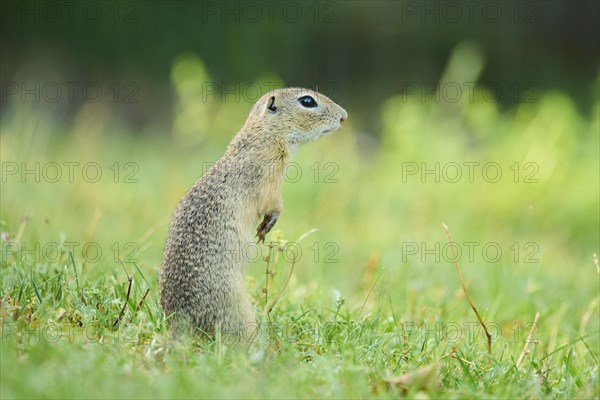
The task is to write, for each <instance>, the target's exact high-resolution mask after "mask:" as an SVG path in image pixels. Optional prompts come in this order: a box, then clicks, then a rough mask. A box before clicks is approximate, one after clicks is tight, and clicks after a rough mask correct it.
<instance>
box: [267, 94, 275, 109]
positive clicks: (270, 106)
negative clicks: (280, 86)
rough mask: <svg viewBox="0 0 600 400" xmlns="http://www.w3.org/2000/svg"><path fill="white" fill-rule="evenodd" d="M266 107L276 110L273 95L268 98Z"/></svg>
mask: <svg viewBox="0 0 600 400" xmlns="http://www.w3.org/2000/svg"><path fill="white" fill-rule="evenodd" d="M267 108H268V109H269V111H271V112H275V111H277V107H276V106H275V96H271V98H270V99H269V102H268V103H267Z"/></svg>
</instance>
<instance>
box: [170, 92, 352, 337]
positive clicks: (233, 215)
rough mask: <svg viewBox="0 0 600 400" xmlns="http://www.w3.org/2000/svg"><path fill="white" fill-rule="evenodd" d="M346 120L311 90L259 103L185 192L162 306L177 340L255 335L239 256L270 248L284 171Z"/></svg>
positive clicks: (173, 231) (264, 98) (174, 227)
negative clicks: (193, 335)
mask: <svg viewBox="0 0 600 400" xmlns="http://www.w3.org/2000/svg"><path fill="white" fill-rule="evenodd" d="M347 117H348V114H347V113H346V110H344V109H343V108H342V107H340V106H339V105H337V104H336V103H334V102H333V101H332V100H330V99H329V98H327V97H325V96H324V95H322V94H320V93H316V92H314V91H312V90H308V89H300V88H286V89H278V90H274V91H271V92H269V93H267V94H265V95H264V96H262V97H261V98H260V99H259V100H258V101H257V102H256V104H255V105H254V107H253V108H252V110H251V111H250V115H249V116H248V119H247V120H246V122H245V123H244V125H243V126H242V129H241V130H240V131H239V132H238V134H237V135H236V136H235V137H234V138H233V140H232V141H231V143H230V144H229V146H228V147H227V150H226V151H225V154H224V155H223V156H222V157H221V159H220V160H219V161H217V162H216V163H215V164H214V165H213V166H212V168H211V169H210V170H209V171H208V172H207V173H206V174H205V175H204V176H202V178H201V179H200V180H199V181H197V182H196V183H195V184H194V185H193V186H192V188H191V189H190V190H189V191H188V192H187V194H186V195H185V196H184V197H183V199H182V200H181V201H180V202H179V204H178V205H177V209H176V210H175V213H174V215H173V218H172V220H171V224H170V227H169V232H168V235H167V240H166V243H165V251H164V257H163V266H162V270H161V272H160V302H161V305H162V307H163V309H164V312H165V313H166V315H167V317H168V326H169V329H170V330H171V331H172V332H173V333H175V334H179V333H181V332H182V331H185V330H188V329H190V328H195V329H198V330H200V331H202V332H204V333H206V334H208V335H213V334H214V333H215V331H216V330H217V329H220V331H221V332H222V333H226V334H234V335H238V336H239V335H240V334H243V332H244V331H246V332H247V331H248V330H249V329H255V328H256V321H255V316H254V311H253V308H252V304H251V302H250V297H249V296H248V293H247V292H246V288H245V286H244V267H245V264H246V262H245V261H244V259H243V257H240V249H242V248H243V246H244V245H246V244H249V243H253V241H256V237H258V241H259V242H260V241H264V239H265V235H266V234H267V233H268V232H269V231H270V230H271V228H273V225H275V222H276V221H277V218H278V217H279V213H280V212H281V208H282V201H281V184H282V180H283V173H284V168H285V166H286V163H288V162H289V160H290V157H291V156H292V155H293V154H294V153H295V151H296V150H297V148H298V147H299V145H301V144H303V143H307V142H310V141H313V140H316V139H318V138H320V137H322V136H325V135H327V134H329V133H331V132H332V131H334V130H336V129H338V128H339V127H340V126H341V123H342V122H343V121H344V120H345V119H346V118H347ZM261 216H262V217H263V220H262V222H261V223H260V224H258V222H259V221H260V217H261ZM257 225H258V227H257ZM253 238H254V239H253Z"/></svg>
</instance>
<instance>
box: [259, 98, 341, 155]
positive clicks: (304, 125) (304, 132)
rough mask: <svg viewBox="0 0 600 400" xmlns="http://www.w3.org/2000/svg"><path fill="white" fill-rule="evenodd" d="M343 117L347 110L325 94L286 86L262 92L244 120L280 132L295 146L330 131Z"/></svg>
mask: <svg viewBox="0 0 600 400" xmlns="http://www.w3.org/2000/svg"><path fill="white" fill-rule="evenodd" d="M346 118H348V113H347V112H346V110H344V109H343V108H342V107H340V106H338V105H337V104H336V103H334V102H333V101H332V100H331V99H329V98H328V97H326V96H324V95H322V94H320V93H317V92H315V91H313V90H310V89H301V88H286V89H276V90H273V91H271V92H269V93H267V94H265V95H264V96H262V97H261V98H260V99H259V100H258V101H257V102H256V104H255V105H254V107H253V108H252V111H251V112H250V115H249V116H248V121H247V123H251V124H252V125H254V126H256V125H259V126H260V127H261V128H262V129H261V130H263V132H265V131H266V132H269V133H271V134H281V135H283V136H284V139H285V141H286V143H287V144H288V145H289V146H291V147H296V146H297V145H299V144H303V143H307V142H310V141H313V140H316V139H318V138H320V137H322V136H325V135H327V134H329V133H331V132H333V131H334V130H336V129H338V128H339V127H340V126H341V124H342V122H343V121H345V120H346Z"/></svg>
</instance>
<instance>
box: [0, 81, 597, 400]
mask: <svg viewBox="0 0 600 400" xmlns="http://www.w3.org/2000/svg"><path fill="white" fill-rule="evenodd" d="M86 107H87V108H84V109H83V110H82V112H81V113H80V115H79V116H78V117H77V118H76V119H75V120H74V121H71V122H69V123H68V124H66V123H61V122H60V121H57V120H56V119H55V118H54V117H53V116H52V115H50V114H48V113H44V111H43V110H39V109H28V108H27V107H25V106H21V107H18V108H14V110H12V111H11V113H10V114H8V115H7V114H4V115H3V118H2V136H1V140H2V143H1V144H2V148H1V156H2V191H1V203H2V207H1V213H0V220H1V231H2V260H1V264H0V279H1V282H0V289H1V309H0V318H1V319H2V331H1V333H2V341H1V344H0V345H1V369H2V370H1V384H0V387H1V389H0V395H1V397H2V398H3V399H8V398H32V397H45V398H163V397H171V398H184V397H211V398H216V397H219V398H220V397H237V398H253V397H269V398H282V397H283V398H292V397H294V398H296V397H310V398H313V397H318V398H323V397H343V398H350V397H353V398H377V397H397V396H398V394H407V395H408V396H411V397H420V398H456V397H477V398H534V397H535V398H539V397H544V398H594V397H595V398H597V397H598V396H599V395H600V384H599V370H598V357H599V352H600V345H599V329H600V326H599V325H600V324H599V320H598V319H599V318H598V313H599V301H600V299H599V294H598V290H599V281H598V279H599V270H598V268H599V267H598V263H597V261H596V264H595V263H594V260H593V254H594V253H596V254H598V252H599V250H600V249H599V247H598V244H599V232H598V224H599V216H598V178H599V177H598V170H599V165H598V146H599V143H598V140H599V138H598V129H599V122H598V121H599V120H598V118H599V116H598V104H596V107H595V108H594V111H593V112H592V113H591V115H587V116H583V115H581V114H580V113H579V112H577V111H576V110H575V109H574V107H573V105H572V103H571V101H570V100H569V99H568V98H565V97H564V96H563V95H561V94H560V93H546V94H543V95H540V96H539V98H537V101H536V102H534V103H530V104H523V105H521V106H519V107H517V108H515V109H513V110H509V111H507V112H500V111H499V110H498V109H497V107H496V105H495V104H493V103H490V102H486V101H484V100H482V99H480V98H476V99H475V100H474V101H470V102H465V103H463V104H451V105H448V104H440V103H435V102H421V101H420V99H419V98H417V97H414V98H413V97H409V98H402V97H398V98H394V99H390V100H389V101H388V102H387V103H386V106H385V107H384V108H383V109H382V112H381V120H382V126H383V129H382V132H381V133H380V145H379V147H376V146H374V145H373V144H372V143H371V142H370V141H369V140H368V139H367V138H366V137H364V136H362V135H360V134H359V132H357V131H356V130H355V129H353V127H352V118H351V116H352V110H349V113H350V119H349V121H348V122H349V125H347V126H346V127H345V128H344V129H343V130H342V131H339V132H337V133H336V134H335V135H334V136H332V137H330V138H327V139H324V140H322V141H320V142H317V143H313V144H310V145H307V146H305V148H303V149H302V150H301V151H300V154H299V155H298V157H297V158H296V160H295V162H296V163H297V164H294V168H295V169H293V170H289V175H288V176H287V182H286V184H285V188H284V195H283V197H284V203H285V209H284V212H283V214H282V217H281V219H280V221H279V222H278V224H277V226H276V228H278V231H277V232H274V233H273V234H272V235H271V239H272V240H274V241H277V242H278V243H280V244H283V243H286V241H287V247H285V248H284V250H283V251H278V250H273V257H272V258H271V262H270V263H269V264H268V265H267V263H266V262H265V261H264V260H262V259H261V257H254V256H252V257H253V258H256V262H254V263H251V265H250V266H249V268H248V274H247V276H248V279H247V286H248V290H249V291H250V293H251V294H252V296H253V299H254V303H255V306H256V309H257V314H258V315H259V317H260V321H259V322H260V324H261V325H260V329H259V331H258V336H257V337H256V338H255V340H254V342H252V343H250V342H244V343H243V344H241V345H232V344H230V343H228V342H227V341H226V340H221V339H220V338H217V339H216V340H215V341H211V342H207V341H202V340H198V339H194V340H189V341H185V342H175V341H173V340H172V339H171V338H169V335H168V334H167V331H166V329H165V321H164V316H163V314H162V311H161V309H160V308H159V305H158V297H157V296H158V293H157V275H158V270H159V266H160V260H161V254H162V245H163V242H164V238H165V235H166V227H167V225H166V224H167V223H168V219H169V216H170V214H171V212H172V210H173V208H174V207H175V204H176V202H177V200H178V199H179V198H180V197H181V196H182V195H183V193H184V192H185V190H186V189H187V188H188V187H189V186H190V185H191V184H192V183H193V182H194V180H195V179H197V177H198V176H199V175H201V173H202V168H203V163H210V162H212V161H215V160H216V159H217V158H218V157H219V155H220V154H221V152H222V151H223V148H224V145H225V144H226V143H227V141H228V139H229V138H230V137H231V135H232V132H231V131H230V130H229V127H228V126H227V127H223V126H211V127H209V128H210V129H209V130H207V132H205V133H203V135H199V136H198V137H201V138H202V139H201V140H196V141H191V142H186V141H182V140H181V139H177V138H176V137H172V136H154V135H150V134H149V135H146V136H144V137H141V136H134V135H132V134H131V132H130V129H128V128H126V127H123V126H120V125H118V124H116V123H115V122H114V121H112V119H111V118H110V117H107V115H110V113H108V114H107V113H106V112H104V113H103V112H102V109H95V108H94V107H100V105H94V104H90V105H88V106H86ZM249 107H250V105H248V107H247V108H248V109H249ZM242 108H244V107H241V106H240V109H242ZM244 112H247V110H246V111H244ZM232 118H233V120H232V119H231V118H228V121H230V122H229V123H230V124H233V122H231V121H234V122H235V125H237V126H241V123H242V122H243V120H244V118H245V116H244V115H243V114H241V113H240V114H239V115H235V116H234V117H232ZM225 128H227V129H225ZM36 163H38V164H36ZM26 170H29V171H30V172H27V171H26ZM24 171H25V173H24ZM36 171H37V172H36ZM59 172H60V177H59V176H58V173H59ZM99 172H100V173H101V175H100V176H98V173H99ZM442 223H446V224H447V225H448V226H449V228H450V231H451V234H452V236H453V240H454V241H455V249H456V250H458V251H459V252H460V253H459V263H460V266H461V269H462V274H463V277H464V279H465V283H466V285H467V287H468V288H469V293H470V296H471V298H472V299H473V301H474V303H475V305H476V306H477V308H478V310H479V312H480V313H481V315H482V318H483V319H484V320H485V322H486V324H487V326H488V329H489V330H490V333H491V334H492V348H491V350H492V351H491V354H488V352H487V348H486V340H485V335H484V333H483V331H482V329H481V327H480V326H479V325H478V323H477V319H476V317H475V315H474V314H473V312H472V310H471V309H470V307H469V305H468V303H467V301H466V299H465V296H464V293H463V291H462V290H461V288H460V284H459V281H458V279H457V275H456V272H455V270H454V267H453V264H452V257H451V253H450V248H449V246H448V245H447V239H446V236H445V233H444V230H443V228H442ZM313 228H316V229H318V230H317V231H315V232H312V233H311V234H310V235H308V236H306V237H304V238H303V239H302V240H301V241H298V239H299V238H300V237H301V236H302V235H303V234H305V233H307V232H310V231H311V230H312V229H313ZM276 248H279V244H278V245H277V247H276ZM261 251H262V252H264V253H262V255H266V254H267V253H268V251H269V248H268V247H262V248H261ZM292 251H293V252H295V253H294V254H296V257H297V261H296V262H295V263H294V265H293V268H294V269H293V273H292V274H291V279H290V282H289V284H288V286H287V287H286V288H285V290H284V291H283V293H282V296H281V298H280V299H279V301H278V302H277V303H276V305H275V307H274V309H273V311H272V312H271V313H269V314H268V315H265V313H264V308H265V305H266V304H267V302H270V301H273V299H275V298H276V296H277V293H278V292H279V291H280V290H281V289H282V288H283V286H284V283H285V281H286V280H287V279H288V276H289V274H290V270H291V268H292V263H291V262H290V260H291V259H292V256H290V254H292V253H291V252H292ZM267 269H268V270H269V271H270V273H269V274H266V273H265V271H266V270H267ZM267 276H268V279H267ZM128 278H130V279H131V288H130V289H129V281H128ZM265 289H266V290H265ZM265 292H266V293H265ZM144 296H145V297H144ZM537 313H539V319H538V321H537V324H535V325H533V322H534V319H535V316H536V314H537ZM115 322H118V323H116V324H115ZM530 334H531V335H530ZM529 335H530V336H529ZM520 358H521V361H520V362H519V359H520ZM420 368H426V372H424V373H423V374H422V375H424V376H420V377H416V378H415V377H414V376H413V377H412V378H410V377H406V376H403V375H404V374H406V373H410V372H413V371H417V370H419V369H420ZM427 371H429V372H427ZM394 379H400V380H402V379H405V380H407V381H408V385H407V387H401V386H399V385H397V384H395V383H392V384H390V383H388V381H389V380H392V381H393V380H394Z"/></svg>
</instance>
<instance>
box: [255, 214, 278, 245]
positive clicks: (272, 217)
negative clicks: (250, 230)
mask: <svg viewBox="0 0 600 400" xmlns="http://www.w3.org/2000/svg"><path fill="white" fill-rule="evenodd" d="M278 218H279V211H269V212H268V213H266V214H265V216H264V218H263V221H262V222H261V223H260V225H258V228H256V236H257V237H258V243H260V242H263V243H264V242H265V236H266V235H267V233H269V232H270V231H271V229H272V228H273V226H274V225H275V222H277V219H278Z"/></svg>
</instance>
